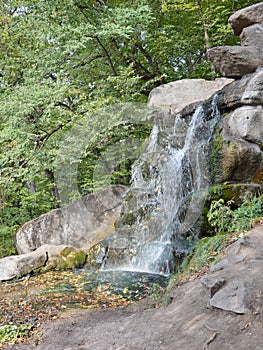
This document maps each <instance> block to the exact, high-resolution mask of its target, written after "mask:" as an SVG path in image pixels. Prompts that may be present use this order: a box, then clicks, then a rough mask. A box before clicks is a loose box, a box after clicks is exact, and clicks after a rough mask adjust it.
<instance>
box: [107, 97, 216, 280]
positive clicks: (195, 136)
mask: <svg viewBox="0 0 263 350" xmlns="http://www.w3.org/2000/svg"><path fill="white" fill-rule="evenodd" d="M166 117H167V116H166ZM169 118H170V120H168V121H169V122H168V123H165V122H164V121H163V120H162V119H159V122H158V121H157V122H156V123H155V124H154V127H153V130H152V133H151V137H150V139H149V142H148V146H147V149H146V151H145V152H144V154H143V155H142V157H141V159H139V160H138V161H137V162H136V164H135V165H134V167H133V174H132V186H131V190H130V191H131V193H136V204H135V206H136V208H133V211H135V212H136V213H137V218H136V222H135V224H134V225H133V226H132V227H131V228H129V229H128V234H127V237H128V239H127V237H126V238H125V240H126V242H127V241H128V243H126V246H125V249H124V250H125V251H126V257H125V259H122V258H120V259H115V260H114V262H113V261H111V259H110V258H108V260H107V262H106V266H105V268H107V269H111V268H113V269H121V270H136V271H145V272H150V273H164V274H169V273H170V268H172V269H173V267H174V266H173V265H174V264H175V263H176V262H175V261H176V259H175V256H176V255H177V257H178V256H180V255H182V254H185V253H186V252H187V250H188V249H189V245H190V244H191V240H193V239H195V238H197V237H198V233H199V232H198V229H197V228H196V223H197V222H198V220H199V218H200V213H201V210H202V206H203V203H204V200H205V199H204V196H202V195H200V193H202V191H203V190H204V191H205V190H206V189H207V188H208V187H209V185H210V170H209V164H208V160H207V149H206V148H207V145H208V142H209V140H210V138H211V136H212V133H213V129H214V125H215V124H216V122H217V120H218V118H219V113H218V111H217V108H216V102H215V99H214V101H213V112H212V115H210V116H209V117H207V116H206V115H205V114H204V111H203V108H202V107H201V106H200V107H198V108H197V109H196V111H195V113H194V115H193V116H192V119H191V122H190V123H189V124H187V122H186V121H185V120H184V119H183V118H182V117H181V116H180V115H177V116H175V117H172V116H169ZM171 120H173V122H172V123H171ZM167 124H168V125H167ZM195 193H198V195H195ZM133 205H134V204H133ZM115 237H116V239H115V243H114V244H115V246H116V244H117V245H118V230H117V232H116V235H115ZM122 242H123V241H122ZM109 249H110V247H109ZM116 255H117V254H116ZM127 256H128V258H127Z"/></svg>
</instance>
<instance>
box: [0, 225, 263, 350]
mask: <svg viewBox="0 0 263 350" xmlns="http://www.w3.org/2000/svg"><path fill="white" fill-rule="evenodd" d="M247 236H248V240H246V243H245V244H243V245H242V246H241V250H240V249H239V251H238V256H241V255H242V256H243V258H242V259H239V260H238V259H235V262H233V264H232V263H229V262H228V264H227V266H226V267H222V268H221V269H220V270H219V271H216V272H208V274H207V277H216V278H218V277H222V276H223V277H224V278H225V279H226V280H227V281H230V279H233V278H237V279H238V281H239V282H240V281H241V282H242V283H244V285H246V286H247V289H246V293H247V295H246V298H245V300H246V303H247V304H246V311H245V312H244V313H241V314H237V313H235V312H232V311H224V310H222V309H219V308H215V307H211V306H210V305H209V298H210V297H209V293H208V290H207V289H206V288H205V287H204V285H203V284H202V283H201V279H196V280H194V281H192V282H188V283H185V284H184V285H181V286H179V287H177V288H176V289H174V290H173V292H172V293H171V295H170V297H171V298H170V300H171V302H170V303H169V305H167V306H164V305H163V306H160V307H158V308H156V307H155V308H153V307H152V305H153V302H152V299H151V298H148V299H143V300H141V301H139V302H137V303H135V304H132V305H128V306H125V307H117V308H116V307H112V308H105V309H103V308H100V309H96V310H74V311H70V312H66V313H65V312H64V313H62V314H61V317H60V318H58V319H56V320H50V321H48V322H47V323H45V324H44V325H43V326H42V327H41V329H40V330H39V331H38V333H37V334H36V335H35V336H34V337H33V338H32V339H31V341H30V343H26V344H17V345H11V346H6V347H3V349H5V350H7V349H8V350H9V349H21V350H55V349H56V350H78V349H90V350H124V349H125V350H190V349H194V350H202V349H209V350H219V349H220V350H222V349H225V350H228V349H231V350H261V349H262V348H263V298H262V294H263V281H262V282H261V279H262V272H263V226H262V225H261V226H258V227H257V228H255V229H254V230H252V231H251V232H249V233H248V234H247ZM235 249H236V248H235ZM235 254H236V252H235ZM240 254H241V255H240ZM232 258H233V256H232Z"/></svg>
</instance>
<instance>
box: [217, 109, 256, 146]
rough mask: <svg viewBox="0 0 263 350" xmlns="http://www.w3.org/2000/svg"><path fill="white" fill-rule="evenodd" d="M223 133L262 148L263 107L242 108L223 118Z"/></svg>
mask: <svg viewBox="0 0 263 350" xmlns="http://www.w3.org/2000/svg"><path fill="white" fill-rule="evenodd" d="M223 130H224V133H225V134H230V135H234V136H236V137H237V138H240V139H244V140H246V141H248V142H252V143H255V144H257V145H259V146H260V147H261V148H263V107H262V106H256V107H253V106H243V107H240V108H237V109H235V110H234V111H233V112H232V113H230V114H228V115H227V116H226V117H225V118H224V129H223Z"/></svg>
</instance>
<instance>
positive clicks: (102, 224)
mask: <svg viewBox="0 0 263 350" xmlns="http://www.w3.org/2000/svg"><path fill="white" fill-rule="evenodd" d="M125 192H126V187H124V186H120V185H116V186H110V187H109V188H107V189H104V190H102V191H98V192H95V193H92V194H89V195H87V196H85V197H83V198H82V199H79V200H77V201H75V202H74V203H72V204H71V205H69V206H66V207H64V208H59V209H56V210H53V211H51V212H49V213H47V214H44V215H42V216H40V217H38V218H37V219H34V220H32V221H30V222H27V223H26V224H24V225H23V226H22V227H21V228H20V229H19V230H18V232H17V234H16V237H15V243H16V248H17V251H18V253H19V254H22V253H29V252H31V251H33V250H35V249H37V248H38V247H40V246H41V245H43V244H54V245H60V244H65V245H69V246H73V247H75V248H81V249H86V250H88V249H89V247H91V246H92V245H94V244H96V243H97V242H98V241H100V240H101V239H103V238H105V237H106V236H107V235H108V234H109V233H110V232H112V231H113V230H114V223H115V221H116V219H117V218H118V217H119V214H120V211H121V202H122V200H121V198H122V196H123V194H124V193H125Z"/></svg>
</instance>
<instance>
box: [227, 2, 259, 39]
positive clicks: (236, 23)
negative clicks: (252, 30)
mask: <svg viewBox="0 0 263 350" xmlns="http://www.w3.org/2000/svg"><path fill="white" fill-rule="evenodd" d="M228 22H229V23H230V25H231V27H232V28H233V31H234V34H235V35H239V34H240V33H241V32H242V30H243V28H245V27H248V26H250V25H252V24H255V23H261V24H263V2H260V3H258V4H255V5H252V6H249V7H246V8H244V9H241V10H239V11H237V12H235V13H234V14H233V15H232V16H230V17H229V20H228Z"/></svg>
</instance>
